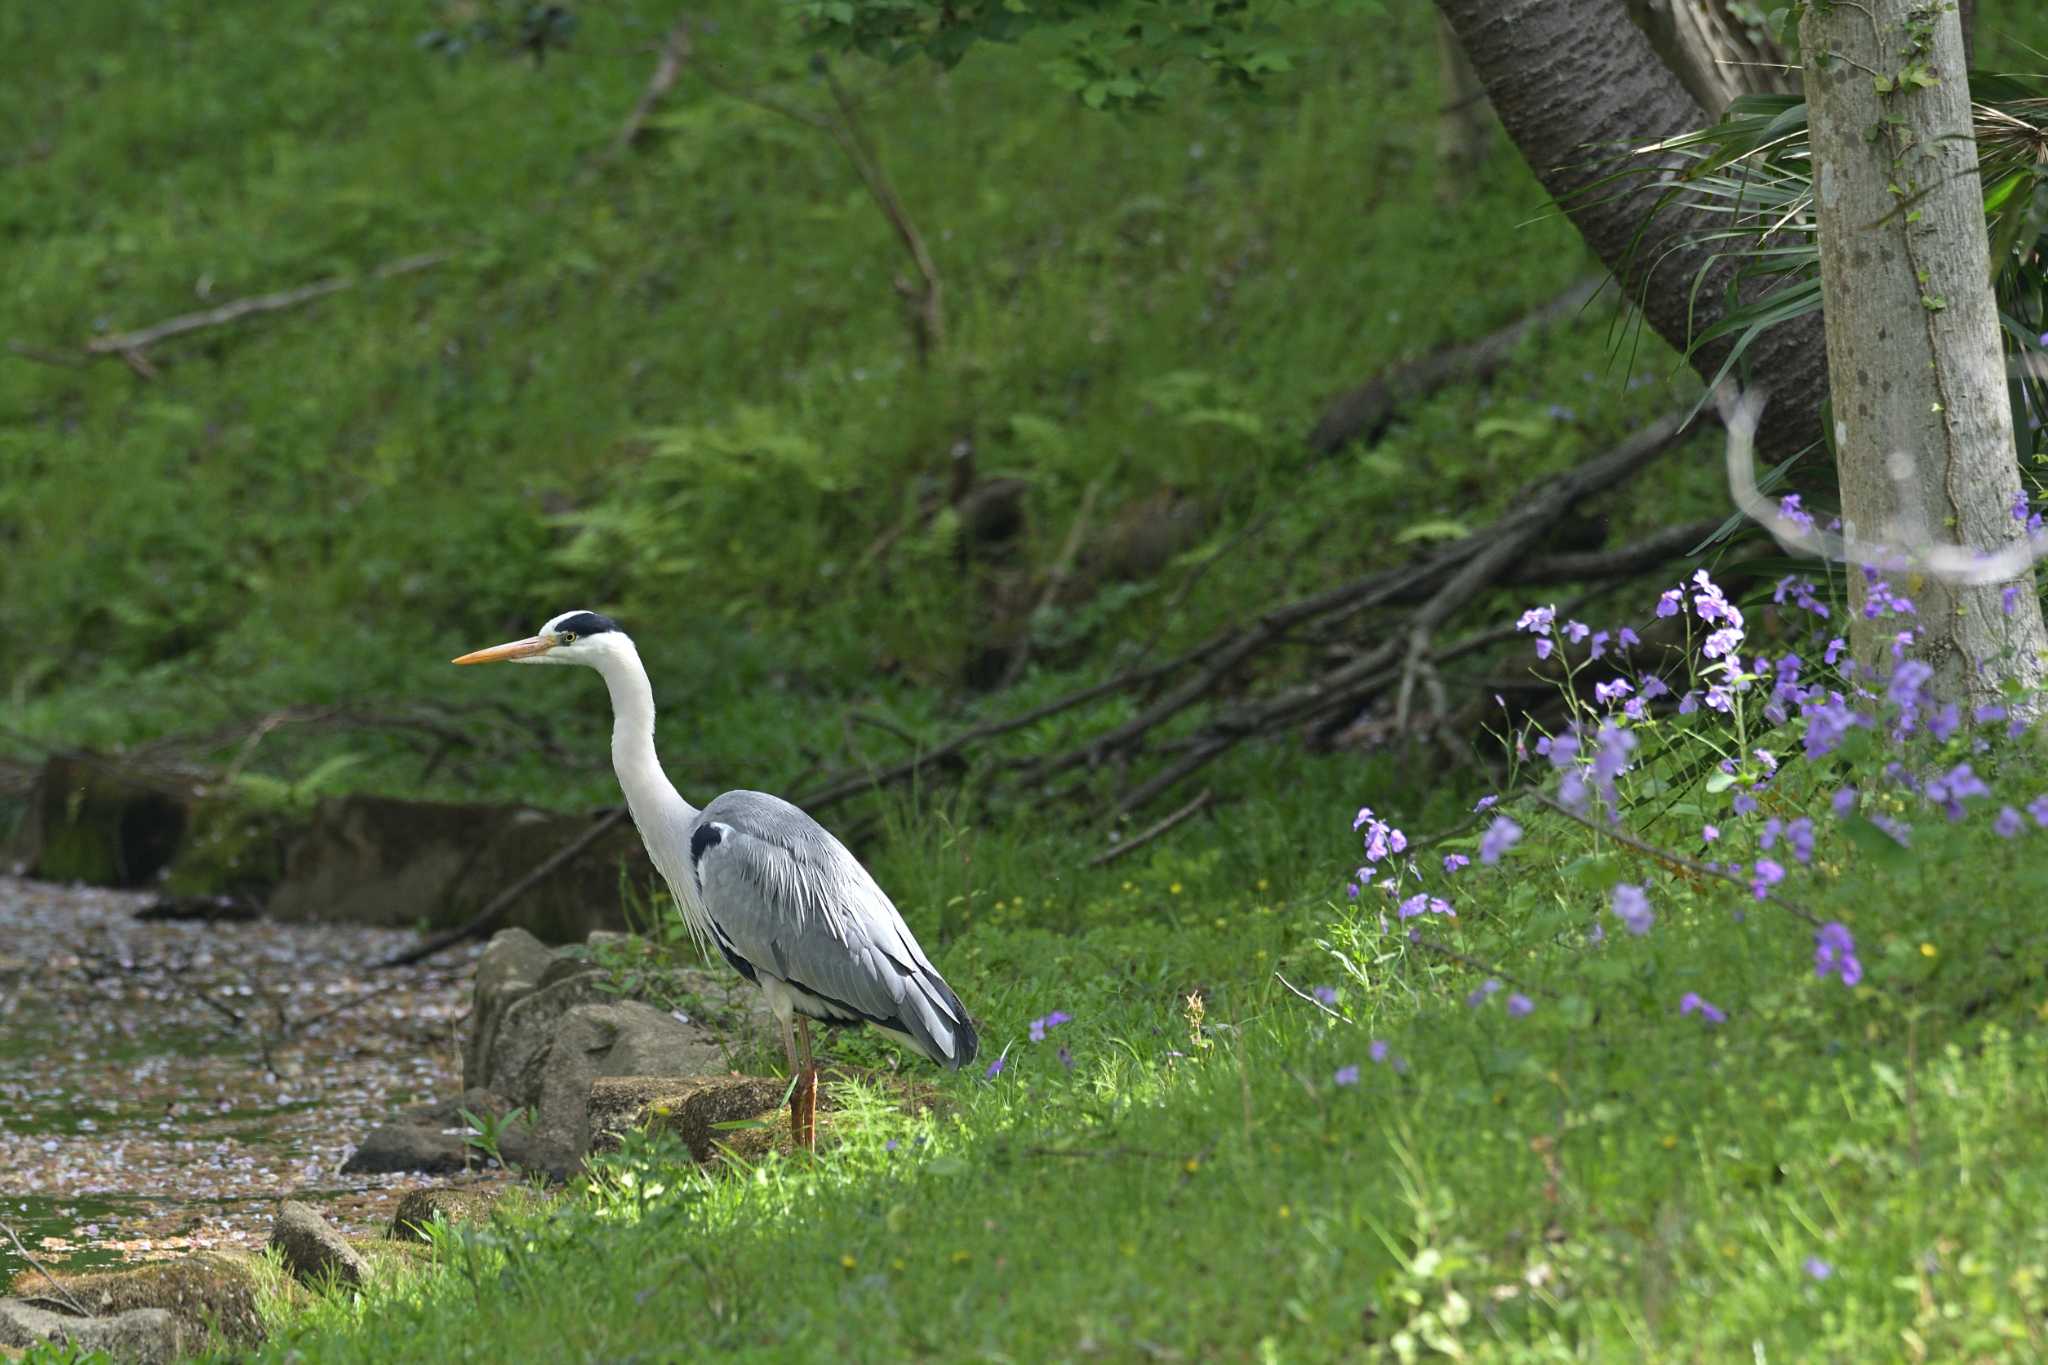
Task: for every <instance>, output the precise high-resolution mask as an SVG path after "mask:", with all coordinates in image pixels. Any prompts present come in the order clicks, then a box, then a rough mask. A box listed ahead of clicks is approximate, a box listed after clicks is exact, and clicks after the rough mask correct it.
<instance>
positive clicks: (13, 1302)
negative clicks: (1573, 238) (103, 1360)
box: [0, 1299, 203, 1365]
mask: <svg viewBox="0 0 2048 1365" xmlns="http://www.w3.org/2000/svg"><path fill="white" fill-rule="evenodd" d="M202 1340H203V1338H202V1337H201V1336H199V1334H197V1333H193V1332H191V1331H190V1330H188V1329H187V1328H186V1327H185V1325H184V1323H182V1322H180V1321H179V1319H178V1317H177V1315H176V1314H175V1313H171V1312H168V1311H167V1310H165V1309H162V1308H134V1309H130V1310H129V1311H128V1312H126V1313H117V1314H115V1315H114V1316H112V1317H105V1318H80V1317H73V1316H71V1315H70V1314H67V1313H57V1312H52V1311H50V1310H49V1309H47V1308H43V1307H41V1306H39V1305H37V1304H31V1303H27V1302H25V1301H23V1300H21V1299H0V1346H35V1345H37V1344H39V1343H42V1342H51V1343H54V1344H56V1345H59V1346H69V1347H71V1348H73V1349H74V1350H78V1351H105V1352H106V1353H107V1354H108V1355H110V1356H112V1357H113V1358H114V1359H115V1360H117V1361H120V1362H122V1365H170V1362H172V1361H174V1360H177V1359H178V1358H179V1357H181V1356H183V1355H185V1354H187V1353H188V1351H191V1350H196V1349H197V1348H198V1347H199V1345H200V1342H201V1341H202Z"/></svg>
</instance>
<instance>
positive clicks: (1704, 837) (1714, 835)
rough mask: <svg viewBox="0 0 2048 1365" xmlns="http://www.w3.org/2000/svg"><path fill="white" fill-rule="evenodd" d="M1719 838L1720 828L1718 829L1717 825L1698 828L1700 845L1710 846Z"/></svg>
mask: <svg viewBox="0 0 2048 1365" xmlns="http://www.w3.org/2000/svg"><path fill="white" fill-rule="evenodd" d="M1720 837H1721V827H1720V826H1719V825H1701V826H1700V842H1701V843H1703V844H1711V843H1713V842H1714V841H1715V840H1716V839H1718V838H1720Z"/></svg>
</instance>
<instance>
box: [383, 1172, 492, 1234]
mask: <svg viewBox="0 0 2048 1365" xmlns="http://www.w3.org/2000/svg"><path fill="white" fill-rule="evenodd" d="M508 1188H509V1186H505V1185H470V1186H461V1185H429V1186H427V1187H426V1188H425V1189H418V1190H414V1191H413V1192H412V1193H411V1194H408V1195H407V1196H406V1197H405V1198H403V1199H401V1200H399V1201H398V1211H397V1212H395V1213H393V1214H392V1215H391V1231H390V1233H389V1234H387V1235H388V1236H389V1237H390V1238H391V1240H392V1241H394V1242H424V1241H426V1240H427V1234H426V1230H425V1229H426V1226H427V1224H429V1223H431V1222H433V1221H434V1220H435V1219H437V1218H438V1219H440V1220H441V1221H442V1222H444V1223H458V1224H459V1223H481V1222H484V1221H485V1220H487V1219H488V1218H489V1217H490V1216H491V1210H492V1209H493V1208H495V1207H497V1203H498V1201H499V1200H500V1199H502V1198H504V1197H505V1191H506V1190H507V1189H508Z"/></svg>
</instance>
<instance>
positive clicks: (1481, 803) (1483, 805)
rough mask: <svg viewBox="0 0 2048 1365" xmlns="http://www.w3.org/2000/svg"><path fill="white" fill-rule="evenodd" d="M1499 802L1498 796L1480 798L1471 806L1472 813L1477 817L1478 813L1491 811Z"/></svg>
mask: <svg viewBox="0 0 2048 1365" xmlns="http://www.w3.org/2000/svg"><path fill="white" fill-rule="evenodd" d="M1499 801H1500V798H1499V797H1498V796H1482V797H1480V798H1479V800H1478V801H1477V802H1475V803H1474V804H1473V807H1472V813H1473V814H1474V815H1477V814H1478V813H1479V812H1480V811H1483V810H1491V809H1493V807H1494V806H1495V805H1496V804H1498V803H1499Z"/></svg>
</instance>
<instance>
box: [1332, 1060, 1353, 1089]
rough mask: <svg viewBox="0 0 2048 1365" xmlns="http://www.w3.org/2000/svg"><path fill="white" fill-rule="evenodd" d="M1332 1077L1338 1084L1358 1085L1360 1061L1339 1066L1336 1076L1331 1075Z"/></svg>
mask: <svg viewBox="0 0 2048 1365" xmlns="http://www.w3.org/2000/svg"><path fill="white" fill-rule="evenodd" d="M1330 1079H1331V1080H1333V1081H1335V1082H1336V1083H1337V1084H1338V1085H1357V1084H1358V1063H1357V1062H1353V1063H1352V1064H1351V1065H1349V1066H1340V1067H1338V1068H1337V1073H1336V1074H1335V1075H1334V1076H1332V1077H1330Z"/></svg>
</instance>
